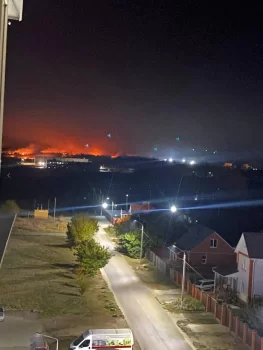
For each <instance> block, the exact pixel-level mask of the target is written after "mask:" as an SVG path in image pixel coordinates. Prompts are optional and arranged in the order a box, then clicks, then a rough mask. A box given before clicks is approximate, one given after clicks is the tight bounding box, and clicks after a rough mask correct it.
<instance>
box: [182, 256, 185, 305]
mask: <svg viewBox="0 0 263 350" xmlns="http://www.w3.org/2000/svg"><path fill="white" fill-rule="evenodd" d="M185 266H186V254H185V252H184V258H183V280H182V292H181V309H182V308H183V305H184V284H185Z"/></svg>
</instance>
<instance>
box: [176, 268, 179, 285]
mask: <svg viewBox="0 0 263 350" xmlns="http://www.w3.org/2000/svg"><path fill="white" fill-rule="evenodd" d="M178 277H179V276H178V271H175V280H176V284H177V285H178V284H179V278H178Z"/></svg>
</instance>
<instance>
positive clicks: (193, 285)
mask: <svg viewBox="0 0 263 350" xmlns="http://www.w3.org/2000/svg"><path fill="white" fill-rule="evenodd" d="M194 296H195V284H192V297H193V298H194Z"/></svg>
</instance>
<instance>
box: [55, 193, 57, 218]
mask: <svg viewBox="0 0 263 350" xmlns="http://www.w3.org/2000/svg"><path fill="white" fill-rule="evenodd" d="M56 206H57V198H56V197H55V198H54V220H56Z"/></svg>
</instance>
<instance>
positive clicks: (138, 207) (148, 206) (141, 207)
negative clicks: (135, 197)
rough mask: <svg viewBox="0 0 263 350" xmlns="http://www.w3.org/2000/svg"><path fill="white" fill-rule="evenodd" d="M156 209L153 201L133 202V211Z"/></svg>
mask: <svg viewBox="0 0 263 350" xmlns="http://www.w3.org/2000/svg"><path fill="white" fill-rule="evenodd" d="M152 209H155V208H154V206H153V205H152V204H151V203H148V202H146V203H142V204H136V203H135V204H131V212H132V213H133V212H135V211H147V210H152Z"/></svg>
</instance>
